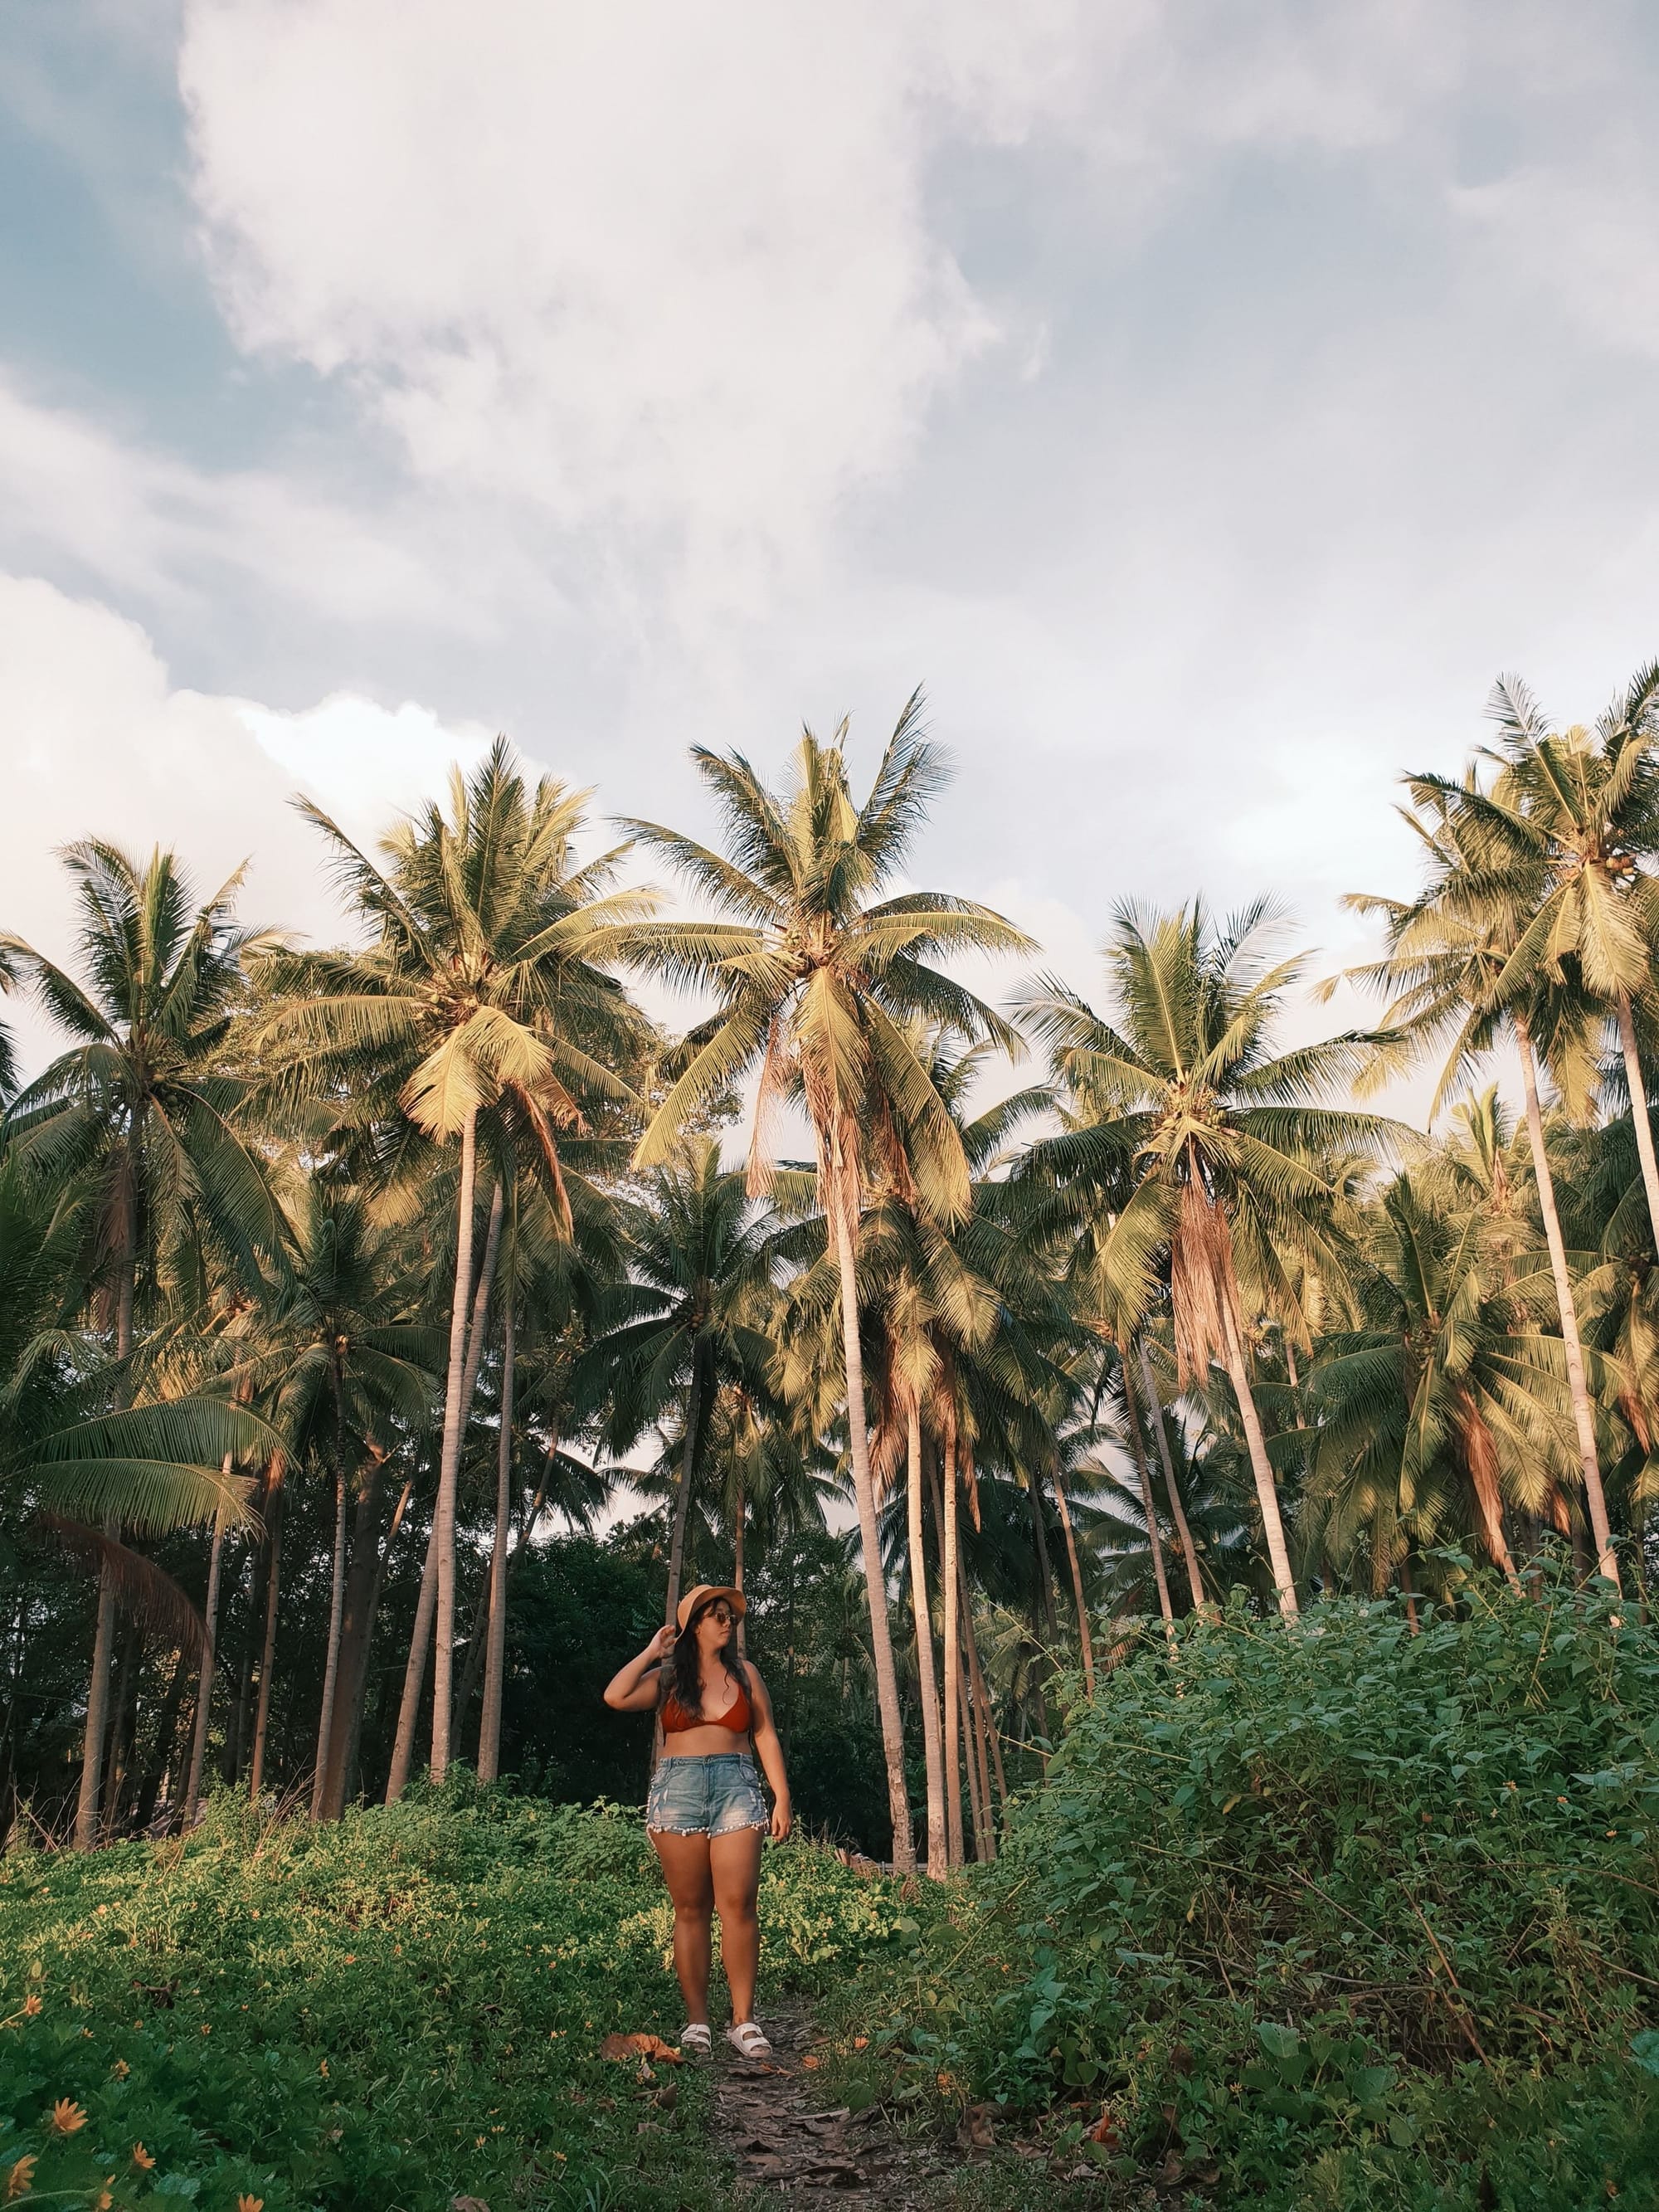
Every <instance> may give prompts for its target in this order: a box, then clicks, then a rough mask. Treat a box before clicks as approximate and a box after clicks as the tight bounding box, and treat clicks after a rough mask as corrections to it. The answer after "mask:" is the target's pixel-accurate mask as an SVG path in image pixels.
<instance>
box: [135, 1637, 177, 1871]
mask: <svg viewBox="0 0 1659 2212" xmlns="http://www.w3.org/2000/svg"><path fill="white" fill-rule="evenodd" d="M189 1679H190V1660H189V1658H188V1656H187V1655H186V1654H185V1651H184V1650H182V1649H181V1650H178V1651H175V1652H174V1653H173V1673H172V1674H171V1675H170V1676H169V1678H168V1680H167V1695H166V1697H164V1698H163V1699H162V1700H161V1711H160V1713H159V1714H158V1715H157V1716H156V1721H155V1742H154V1743H153V1744H152V1745H151V1746H150V1753H149V1759H148V1761H147V1762H146V1764H145V1767H144V1773H143V1780H142V1781H141V1782H140V1784H139V1785H138V1796H137V1802H136V1803H135V1804H134V1806H133V1808H132V1825H133V1826H134V1828H135V1829H136V1830H137V1833H138V1834H139V1835H141V1836H142V1835H143V1834H145V1833H146V1832H148V1830H149V1825H150V1823H151V1821H152V1820H155V1808H156V1805H157V1803H158V1802H159V1801H160V1798H161V1791H162V1789H163V1787H164V1786H165V1784H166V1782H167V1775H168V1771H169V1770H170V1769H171V1767H172V1765H173V1739H174V1737H175V1736H176V1735H178V1733H179V1711H180V1709H181V1707H182V1706H183V1705H184V1702H185V1683H186V1682H187V1681H188V1680H189Z"/></svg>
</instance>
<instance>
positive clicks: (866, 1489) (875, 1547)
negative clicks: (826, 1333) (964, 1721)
mask: <svg viewBox="0 0 1659 2212" xmlns="http://www.w3.org/2000/svg"><path fill="white" fill-rule="evenodd" d="M828 1150H829V1178H828V1180H829V1192H828V1198H829V1228H830V1234H831V1236H832V1237H834V1238H835V1241H836V1261H837V1263H838V1266H839V1268H840V1273H841V1334H842V1362H843V1366H844V1370H845V1379H846V1384H847V1439H848V1452H849V1456H850V1457H851V1459H852V1462H853V1490H854V1496H855V1498H856V1499H857V1501H858V1515H859V1540H860V1546H861V1547H862V1551H863V1557H864V1582H865V1591H866V1596H867V1597H868V1599H869V1603H870V1655H871V1657H872V1660H873V1661H874V1662H875V1674H876V1704H877V1708H878V1711H879V1713H880V1715H881V1741H882V1750H883V1752H884V1754H885V1758H886V1764H887V1804H888V1809H889V1811H890V1814H891V1815H892V1822H893V1863H894V1865H895V1866H896V1868H897V1869H899V1870H900V1872H901V1873H904V1874H909V1873H912V1872H914V1871H915V1863H916V1847H915V1837H914V1836H913V1835H912V1833H911V1832H910V1799H909V1795H908V1791H907V1790H906V1788H905V1784H904V1723H903V1722H902V1719H901V1717H900V1714H899V1697H898V1674H897V1672H896V1668H894V1665H893V1639H892V1632H891V1630H890V1626H889V1624H888V1619H887V1584H886V1581H885V1578H884V1576H883V1574H882V1568H881V1534H880V1530H879V1528H878V1525H877V1522H876V1486H875V1481H874V1479H873V1477H872V1474H871V1472H870V1431H869V1425H868V1420H867V1417H866V1408H865V1403H864V1352H863V1347H862V1346H861V1345H860V1340H859V1291H858V1273H857V1269H856V1266H855V1263H854V1255H853V1237H854V1230H853V1223H852V1221H851V1219H850V1218H849V1216H850V1213H851V1204H850V1200H849V1196H848V1190H847V1171H846V1170H845V1168H844V1167H843V1165H842V1131H841V1127H840V1124H839V1121H837V1122H836V1123H835V1124H834V1125H832V1127H831V1129H830V1133H829V1147H828Z"/></svg>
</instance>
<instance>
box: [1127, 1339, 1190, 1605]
mask: <svg viewBox="0 0 1659 2212" xmlns="http://www.w3.org/2000/svg"><path fill="white" fill-rule="evenodd" d="M1140 1378H1141V1381H1142V1382H1143V1383H1145V1384H1146V1403H1147V1405H1148V1406H1149V1407H1150V1408H1151V1409H1152V1433H1153V1434H1154V1435H1155V1436H1156V1437H1157V1438H1158V1462H1159V1464H1160V1465H1161V1466H1162V1468H1163V1469H1164V1488H1165V1490H1167V1491H1168V1492H1169V1493H1170V1514H1171V1516H1173V1518H1174V1521H1175V1524H1176V1530H1177V1531H1178V1533H1179V1534H1180V1537H1181V1556H1182V1559H1184V1560H1185V1562H1186V1565H1187V1586H1188V1589H1190V1590H1191V1592H1192V1598H1193V1610H1194V1613H1201V1612H1202V1611H1203V1610H1204V1577H1203V1576H1202V1575H1200V1572H1199V1571H1198V1553H1197V1550H1196V1548H1195V1547H1194V1543H1193V1532H1192V1530H1191V1529H1190V1528H1188V1525H1187V1513H1186V1509H1185V1508H1184V1506H1183V1505H1182V1503H1181V1492H1180V1491H1179V1490H1178V1489H1176V1478H1175V1462H1174V1460H1173V1458H1172V1457H1171V1456H1170V1432H1169V1430H1168V1429H1167V1428H1166V1427H1165V1426H1164V1401H1163V1400H1162V1399H1161V1398H1160V1397H1159V1396H1158V1378H1157V1376H1155V1375H1154V1374H1153V1372H1152V1353H1151V1352H1148V1350H1147V1349H1146V1338H1145V1337H1144V1336H1143V1337H1142V1338H1141V1339H1140Z"/></svg>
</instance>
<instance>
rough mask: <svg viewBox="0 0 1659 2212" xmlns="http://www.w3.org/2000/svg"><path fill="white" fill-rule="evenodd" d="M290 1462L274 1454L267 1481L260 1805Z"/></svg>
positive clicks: (257, 1716) (257, 1730)
mask: <svg viewBox="0 0 1659 2212" xmlns="http://www.w3.org/2000/svg"><path fill="white" fill-rule="evenodd" d="M286 1472H287V1462H286V1461H285V1460H284V1457H283V1454H282V1453H281V1452H277V1453H276V1454H274V1455H273V1456H272V1459H271V1462H270V1474H268V1475H267V1476H266V1478H265V1528H266V1530H267V1532H268V1533H267V1534H266V1539H265V1541H266V1546H267V1549H268V1554H269V1556H268V1559H267V1564H266V1567H265V1628H264V1638H263V1639H262V1641H261V1644H260V1647H259V1702H258V1706H257V1708H256V1709H255V1711H254V1717H253V1758H252V1764H251V1765H250V1766H249V1769H248V1785H247V1795H248V1802H249V1804H251V1805H257V1804H258V1802H259V1793H260V1791H261V1790H263V1788H264V1779H265V1745H266V1742H267V1741H268V1739H269V1736H270V1684H271V1677H272V1675H273V1674H274V1673H275V1672H276V1607H277V1599H278V1596H279V1595H280V1593H281V1589H282V1579H283V1475H284V1474H285V1473H286Z"/></svg>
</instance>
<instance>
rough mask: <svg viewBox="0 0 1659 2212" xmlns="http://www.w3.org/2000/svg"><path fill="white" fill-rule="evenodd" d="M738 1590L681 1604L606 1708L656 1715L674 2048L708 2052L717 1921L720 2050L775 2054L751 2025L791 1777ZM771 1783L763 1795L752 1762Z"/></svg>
mask: <svg viewBox="0 0 1659 2212" xmlns="http://www.w3.org/2000/svg"><path fill="white" fill-rule="evenodd" d="M747 1610H748V1608H747V1607H746V1606H745V1604H744V1600H743V1597H742V1595H740V1593H739V1592H738V1591H737V1590H734V1589H713V1588H712V1587H711V1586H710V1585H709V1584H708V1583H698V1585H697V1587H696V1589H694V1590H689V1591H688V1592H687V1593H686V1595H684V1597H683V1598H682V1599H681V1600H680V1603H679V1610H678V1613H677V1614H676V1616H675V1618H676V1620H677V1621H678V1633H677V1632H676V1631H675V1630H674V1629H672V1628H662V1629H659V1631H658V1632H657V1633H656V1635H655V1636H653V1638H652V1639H651V1641H650V1643H649V1644H647V1645H646V1647H645V1649H644V1650H643V1651H641V1654H640V1656H639V1657H638V1658H637V1659H630V1660H629V1662H628V1664H627V1665H626V1666H625V1667H624V1668H623V1669H622V1670H621V1672H620V1673H619V1674H617V1676H616V1677H615V1679H614V1680H612V1682H611V1686H610V1687H609V1688H608V1689H607V1690H606V1692H605V1703H606V1705H609V1706H610V1707H611V1709H612V1711H616V1712H619V1713H647V1712H650V1711H652V1710H653V1708H659V1710H660V1717H661V1721H662V1733H663V1748H662V1755H661V1757H660V1758H659V1759H658V1761H657V1771H656V1772H655V1773H654V1774H653V1776H652V1778H651V1789H650V1792H649V1794H648V1796H647V1798H646V1801H645V1826H646V1833H647V1835H648V1836H649V1837H650V1838H651V1840H652V1842H653V1844H655V1846H656V1850H657V1857H659V1859H660V1860H661V1862H662V1870H663V1876H664V1879H665V1881H666V1882H667V1884H668V1893H669V1895H670V1896H671V1898H672V1899H673V1900H674V1971H675V1972H676V1973H677V1974H678V1976H679V1982H680V1992H681V1994H682V1996H684V1999H685V2012H686V2022H685V2026H684V2027H683V2028H682V2029H681V2031H680V2047H681V2049H682V2050H684V2051H689V2052H690V2054H691V2055H692V2056H693V2057H698V2058H707V2057H708V2056H709V2054H710V2052H711V2051H712V2050H713V2047H714V2046H713V2041H712V2039H711V2037H710V2034H709V2028H708V1922H709V1916H710V1913H711V1912H718V1913H719V1914H720V1956H721V1959H722V1960H723V1962H724V1964H725V1967H726V1984H727V1986H728V1987H729V1989H730V1990H731V1992H732V2025H731V2027H728V2028H727V2029H726V2041H727V2042H728V2043H730V2044H731V2045H733V2047H734V2048H735V2049H736V2050H737V2051H739V2052H740V2053H741V2054H742V2056H743V2057H745V2058H765V2057H769V2056H770V2054H771V2050H772V2046H771V2045H770V2044H769V2042H768V2041H767V2039H766V2038H765V2037H764V2036H763V2034H762V2033H761V2032H760V2029H759V2028H758V2027H757V2026H756V2024H755V1974H756V1970H757V1966H759V1963H760V1918H759V1916H758V1914H757V1911H756V1909H755V1899H756V1896H757V1893H758V1891H759V1888H760V1862H761V1844H762V1841H763V1838H764V1837H765V1836H766V1834H767V1833H768V1832H770V1833H771V1834H772V1835H773V1836H774V1837H775V1838H776V1840H777V1841H778V1842H779V1843H781V1842H782V1841H783V1840H784V1838H785V1837H787V1834H788V1833H789V1778H788V1776H787V1774H786V1773H785V1771H784V1765H783V1746H782V1745H781V1743H780V1742H779V1741H778V1731H777V1729H776V1726H775V1723H774V1722H773V1719H772V1700H771V1699H770V1698H769V1697H768V1695H767V1694H766V1685H765V1683H764V1682H763V1681H762V1680H761V1678H760V1676H759V1675H758V1674H757V1673H756V1672H755V1670H754V1668H752V1667H750V1666H748V1665H746V1664H745V1662H744V1661H743V1659H741V1658H740V1657H739V1656H738V1620H740V1619H741V1618H742V1616H743V1614H744V1613H745V1612H746V1611H747ZM756 1753H759V1755H760V1763H761V1765H763V1767H764V1768H765V1769H766V1778H767V1780H768V1781H769V1783H770V1784H771V1785H772V1812H771V1817H770V1819H768V1817H767V1811H766V1800H765V1799H764V1798H763V1796H762V1795H761V1785H760V1776H759V1775H758V1774H757V1772H756V1771H755V1754H756Z"/></svg>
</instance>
